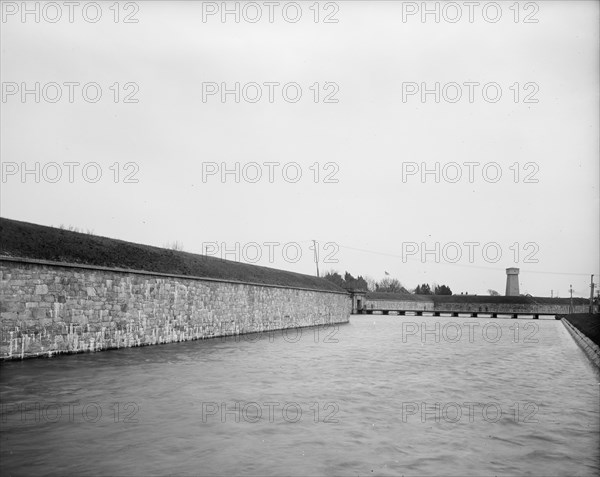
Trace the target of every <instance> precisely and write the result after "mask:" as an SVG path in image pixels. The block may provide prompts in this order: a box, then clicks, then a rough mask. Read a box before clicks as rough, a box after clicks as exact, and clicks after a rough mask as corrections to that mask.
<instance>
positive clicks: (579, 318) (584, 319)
mask: <svg viewBox="0 0 600 477" xmlns="http://www.w3.org/2000/svg"><path fill="white" fill-rule="evenodd" d="M561 317H563V318H565V319H566V320H567V321H568V322H569V323H571V324H572V325H573V326H574V327H575V328H577V329H578V330H579V331H581V332H582V333H583V334H584V335H585V336H587V337H588V338H589V339H591V340H592V341H593V342H594V343H596V344H597V345H598V346H600V314H598V313H595V314H593V315H592V314H590V313H574V314H572V315H564V316H563V315H561Z"/></svg>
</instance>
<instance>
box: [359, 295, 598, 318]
mask: <svg viewBox="0 0 600 477" xmlns="http://www.w3.org/2000/svg"><path fill="white" fill-rule="evenodd" d="M588 308H589V306H588V305H587V304H585V305H582V304H574V305H573V310H574V311H573V312H574V313H585V312H587V311H588ZM363 310H367V311H368V310H382V311H398V310H402V311H432V312H449V313H451V312H454V313H506V314H514V313H520V314H523V315H525V314H547V315H560V314H568V313H569V305H568V304H539V305H531V304H525V303H491V302H490V303H485V302H481V303H479V302H478V303H468V302H466V303H444V302H440V303H434V302H433V300H430V301H426V300H419V301H416V300H415V301H409V300H405V301H402V300H372V299H367V300H365V302H364V307H363Z"/></svg>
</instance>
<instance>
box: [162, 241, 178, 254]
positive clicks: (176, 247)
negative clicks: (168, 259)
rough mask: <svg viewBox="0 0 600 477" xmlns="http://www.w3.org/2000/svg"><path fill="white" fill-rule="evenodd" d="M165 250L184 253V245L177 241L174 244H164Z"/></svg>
mask: <svg viewBox="0 0 600 477" xmlns="http://www.w3.org/2000/svg"><path fill="white" fill-rule="evenodd" d="M163 248H168V249H171V250H176V251H178V252H183V243H181V242H180V241H179V240H175V241H174V242H171V243H165V244H163Z"/></svg>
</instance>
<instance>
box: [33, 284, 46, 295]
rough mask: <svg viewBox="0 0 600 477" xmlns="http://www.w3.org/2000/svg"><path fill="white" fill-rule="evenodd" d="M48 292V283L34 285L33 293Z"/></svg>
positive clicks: (41, 293) (42, 293)
mask: <svg viewBox="0 0 600 477" xmlns="http://www.w3.org/2000/svg"><path fill="white" fill-rule="evenodd" d="M47 293H48V285H36V286H35V294H36V295H46V294H47Z"/></svg>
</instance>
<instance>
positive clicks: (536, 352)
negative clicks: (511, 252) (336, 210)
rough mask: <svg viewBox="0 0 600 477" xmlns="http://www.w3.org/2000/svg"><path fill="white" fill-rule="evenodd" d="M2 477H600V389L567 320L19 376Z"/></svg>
mask: <svg viewBox="0 0 600 477" xmlns="http://www.w3.org/2000/svg"><path fill="white" fill-rule="evenodd" d="M1 371H2V372H1V378H0V381H1V387H0V392H1V398H2V423H1V425H2V433H1V444H2V446H1V455H0V457H1V462H2V464H1V466H2V471H3V475H11V474H12V475H45V474H62V475H167V474H169V475H190V474H195V475H198V474H199V475H240V474H242V475H399V474H410V475H477V476H479V475H483V474H486V475H597V474H598V472H599V471H600V456H599V451H598V448H599V445H598V444H599V422H600V421H599V413H598V409H599V401H598V399H599V394H598V393H599V390H598V381H599V375H598V372H597V371H596V369H595V368H594V367H593V366H592V365H591V364H590V363H589V362H588V361H587V358H586V357H585V356H584V354H583V353H582V352H581V351H580V350H579V348H578V347H577V345H576V344H575V343H574V341H573V340H572V338H571V337H570V335H569V334H568V333H567V332H566V330H565V329H564V326H563V324H562V323H560V322H559V321H536V322H534V321H525V320H490V319H481V318H480V319H477V318H444V317H441V318H440V317H437V318H434V317H399V316H353V317H352V319H351V322H350V323H349V324H347V325H340V326H339V328H337V329H333V328H328V329H304V330H302V333H301V334H300V333H296V332H295V331H290V332H289V333H287V334H282V333H276V334H274V335H253V336H249V337H241V338H238V339H237V340H235V339H232V338H229V339H227V340H222V339H215V340H206V341H195V342H187V343H177V344H169V345H162V346H152V347H145V348H133V349H124V350H116V351H106V352H101V353H97V354H84V355H74V356H60V357H56V358H52V359H37V360H29V361H24V362H10V363H5V364H3V365H2V369H1Z"/></svg>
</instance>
